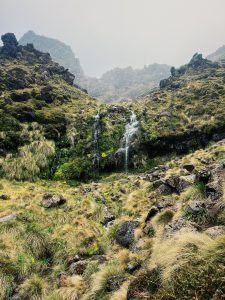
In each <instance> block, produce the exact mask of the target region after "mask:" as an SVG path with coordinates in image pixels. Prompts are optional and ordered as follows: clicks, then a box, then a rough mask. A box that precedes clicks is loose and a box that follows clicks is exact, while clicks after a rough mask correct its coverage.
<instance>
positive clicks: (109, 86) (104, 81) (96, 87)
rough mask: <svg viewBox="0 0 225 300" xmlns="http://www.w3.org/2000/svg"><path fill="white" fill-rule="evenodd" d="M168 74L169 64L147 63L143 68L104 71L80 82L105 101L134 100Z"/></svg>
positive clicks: (92, 93)
mask: <svg viewBox="0 0 225 300" xmlns="http://www.w3.org/2000/svg"><path fill="white" fill-rule="evenodd" d="M169 74H170V66H168V65H163V64H152V65H147V66H145V67H144V68H143V69H133V68H132V67H127V68H115V69H113V70H110V71H108V72H106V73H104V74H103V75H102V76H101V78H100V79H98V80H96V79H94V78H93V79H92V78H89V79H88V78H87V79H86V80H84V82H82V83H81V85H82V86H83V87H85V88H86V89H87V90H88V91H89V93H90V94H91V95H93V96H94V97H97V98H99V99H102V100H103V101H105V102H115V101H121V100H134V99H136V98H137V97H138V96H141V95H142V94H144V93H146V92H149V91H150V90H152V89H153V88H155V87H158V86H159V82H160V80H162V79H164V78H167V77H168V76H169Z"/></svg>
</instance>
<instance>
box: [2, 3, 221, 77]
mask: <svg viewBox="0 0 225 300" xmlns="http://www.w3.org/2000/svg"><path fill="white" fill-rule="evenodd" d="M0 13H1V15H0V34H3V33H6V32H14V33H15V34H16V35H17V37H18V38H19V37H21V36H22V35H23V33H25V32H26V31H28V30H33V31H35V32H36V33H38V34H42V35H46V36H49V37H54V38H57V39H59V40H61V41H63V42H65V43H67V44H69V45H71V47H72V48H73V50H74V52H75V54H76V56H77V57H79V58H80V61H81V65H82V67H83V69H84V71H85V73H86V74H87V75H92V76H100V75H101V74H102V73H103V72H105V71H107V70H109V69H111V68H113V67H126V66H129V65H131V66H133V67H143V65H144V64H151V63H154V62H158V63H167V64H170V65H175V66H179V65H181V64H184V63H186V62H188V61H189V60H190V58H191V56H192V55H193V54H194V53H195V52H201V53H203V55H208V54H209V53H211V52H213V51H215V50H216V49H217V48H218V47H220V46H222V45H223V44H225V17H224V15H225V0H0Z"/></svg>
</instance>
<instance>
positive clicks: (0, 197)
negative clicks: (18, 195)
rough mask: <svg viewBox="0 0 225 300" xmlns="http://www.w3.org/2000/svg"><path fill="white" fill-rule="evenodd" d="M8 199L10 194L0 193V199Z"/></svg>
mask: <svg viewBox="0 0 225 300" xmlns="http://www.w3.org/2000/svg"><path fill="white" fill-rule="evenodd" d="M9 199H10V196H9V195H7V194H1V195H0V200H9Z"/></svg>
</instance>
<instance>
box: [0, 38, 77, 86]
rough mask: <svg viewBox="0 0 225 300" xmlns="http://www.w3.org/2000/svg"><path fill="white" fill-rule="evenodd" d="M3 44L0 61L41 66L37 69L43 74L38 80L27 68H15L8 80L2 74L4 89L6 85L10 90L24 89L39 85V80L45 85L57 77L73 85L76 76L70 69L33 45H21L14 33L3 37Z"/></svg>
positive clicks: (0, 50) (0, 81) (0, 49)
mask: <svg viewBox="0 0 225 300" xmlns="http://www.w3.org/2000/svg"><path fill="white" fill-rule="evenodd" d="M2 42H3V47H1V48H0V60H3V61H4V60H6V59H11V60H12V59H17V60H19V61H23V62H26V63H27V64H30V65H34V64H39V66H36V68H40V73H41V74H42V75H41V76H40V78H39V79H37V78H35V77H36V76H34V74H29V73H28V72H27V70H26V69H25V68H21V67H14V68H13V69H11V74H10V73H9V72H8V73H7V74H6V75H7V77H6V78H4V74H2V76H1V79H0V83H1V85H2V87H4V85H6V86H7V87H10V88H15V89H16V88H17V89H22V88H25V87H29V86H30V85H31V84H34V83H37V82H38V80H40V81H42V83H45V82H46V81H48V80H49V79H51V78H52V77H53V76H55V75H58V76H61V78H63V79H64V80H65V81H66V82H67V83H68V84H70V85H73V81H74V78H75V76H74V75H73V74H72V73H70V72H69V71H68V69H65V68H64V67H62V66H60V65H59V64H58V63H55V62H53V61H52V59H51V56H50V55H49V54H48V53H43V52H40V51H38V50H36V49H35V48H34V46H33V44H27V45H26V46H21V45H19V44H18V42H17V39H16V37H15V35H14V34H13V33H6V34H5V35H3V36H2ZM35 71H37V70H35ZM10 78H11V79H10ZM4 79H5V80H4ZM10 82H11V83H10ZM0 90H1V88H0Z"/></svg>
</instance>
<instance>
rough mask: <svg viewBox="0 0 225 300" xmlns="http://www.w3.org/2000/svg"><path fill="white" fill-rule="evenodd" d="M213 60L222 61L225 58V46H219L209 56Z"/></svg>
mask: <svg viewBox="0 0 225 300" xmlns="http://www.w3.org/2000/svg"><path fill="white" fill-rule="evenodd" d="M207 59H209V60H211V61H222V60H224V59H225V46H222V47H220V48H218V49H217V50H216V51H215V52H214V53H212V54H210V55H208V56H207Z"/></svg>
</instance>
